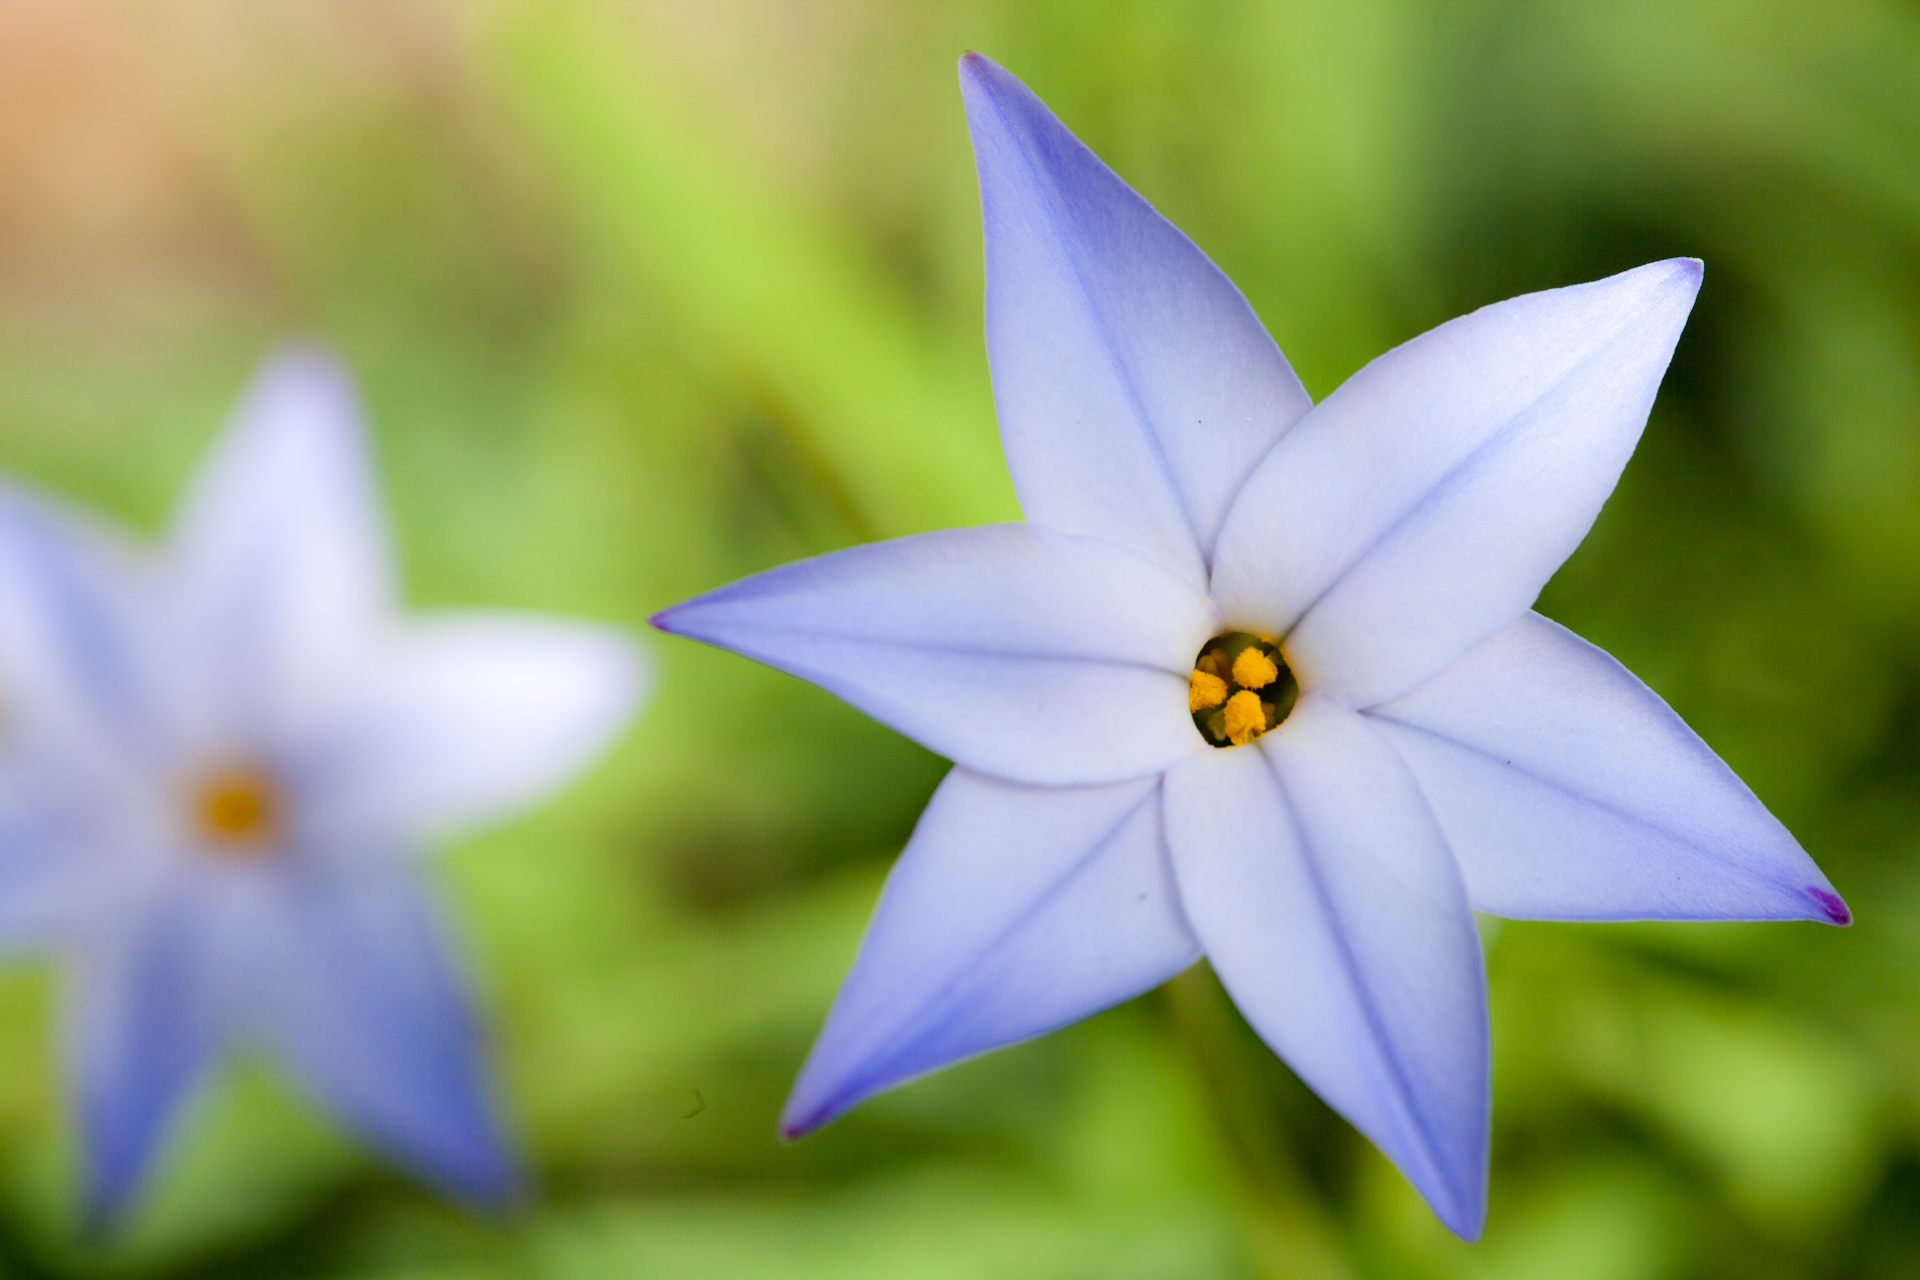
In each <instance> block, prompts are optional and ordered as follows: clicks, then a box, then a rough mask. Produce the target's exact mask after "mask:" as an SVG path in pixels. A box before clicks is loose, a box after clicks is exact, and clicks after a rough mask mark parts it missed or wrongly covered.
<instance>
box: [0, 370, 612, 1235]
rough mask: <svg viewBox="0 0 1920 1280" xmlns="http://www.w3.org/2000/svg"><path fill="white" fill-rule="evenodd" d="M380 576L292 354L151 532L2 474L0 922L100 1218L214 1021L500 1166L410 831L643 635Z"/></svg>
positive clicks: (554, 747) (221, 1035) (464, 1017)
mask: <svg viewBox="0 0 1920 1280" xmlns="http://www.w3.org/2000/svg"><path fill="white" fill-rule="evenodd" d="M395 594H396V590H395V584H394V581H393V575H392V568H391V566H390V564H389V553H388V548H387V542H386V537H385V534H384V531H383V529H382V527H381V521H380V517H379V513H378V510H377V504H376V498H375V494H374V486H373V478H372V476H371V474H370V471H369V466H368V460H367V458H366V456H365V453H364V444H363V441H362V438H361V430H360V426H359V414H358V410H357V406H356V404H355V402H354V397H353V393H352V390H351V388H350V387H349V385H348V383H347V380H346V378H345V376H344V375H343V374H342V373H341V371H340V370H338V369H337V368H336V367H335V366H334V365H332V364H331V363H329V362H328V361H327V360H325V359H323V358H321V357H319V356H317V355H314V354H309V353H289V354H285V355H282V356H280V357H278V358H276V359H275V360H273V361H272V362H271V363H270V364H269V365H268V366H267V367H266V369H265V370H264V371H263V372H262V374H261V375H260V377H259V379H258V381H257V383H256V385H255V386H254V388H253V390H252V392H251V394H250V395H249V396H248V398H247V399H246V401H245V402H244V404H243V405H242V407H241V409H240V410H239V413H238V415H237V418H236V420H235V422H234V423H233V425H232V427H231V429H230V431H229V432H228V434H227V436H226V438H225V439H224V440H223V441H222V442H221V443H220V444H219V446H218V447H217V448H216V450H215V451H214V454H213V457H212V459H211V460H210V462H209V463H208V464H207V466H206V467H205V469H204V470H203V471H202V473H201V474H200V476H199V478H198V480H197V482H196V484H195V485H194V487H193V489H192V491H191V492H190V494H189V495H188V497H187V500H186V502H185V504H184V507H183V508H182V510H181V511H180V513H179V516H178V519H177V520H176V521H175V524H174V527H173V531H172V534H171V536H170V538H169V539H168V543H167V546H166V547H165V549H164V551H163V553H162V554H161V555H160V556H159V557H157V558H149V557H146V556H143V555H141V554H139V553H138V552H137V550H136V549H134V548H131V547H129V546H128V545H126V544H125V543H124V542H123V541H122V540H121V538H120V537H119V536H118V535H117V533H116V532H115V531H113V530H111V529H107V528H104V527H102V526H100V525H97V524H95V523H93V522H92V521H90V520H88V519H87V518H85V517H84V516H83V515H81V514H79V513H77V512H73V511H70V510H68V509H65V508H63V507H61V506H58V505H56V504H54V503H53V502H51V501H49V500H47V499H45V498H41V497H37V496H34V495H31V494H29V493H26V492H23V491H21V490H19V489H17V488H14V487H6V488H0V689H4V691H5V723H4V747H3V748H0V943H4V944H5V945H7V946H9V947H12V948H14V949H21V948H26V947H51V948H53V949H54V950H55V951H56V952H57V953H58V954H60V955H61V956H62V957H64V958H65V959H66V960H67V961H69V962H70V970H71V972H70V977H71V980H72V981H71V991H70V993H69V998H68V1001H67V1019H66V1021H67V1034H68V1046H67V1047H68V1051H69V1055H70V1069H71V1076H72V1087H73V1091H74V1094H75V1097H76V1100H77V1104H78V1108H79V1113H80V1120H81V1125H82V1128H83V1131H84V1139H85V1148H86V1155H87V1171H88V1191H89V1208H90V1211H91V1212H92V1213H93V1214H94V1215H95V1216H96V1218H97V1219H99V1218H106V1217H110V1216H112V1215H114V1214H115V1213H117V1212H118V1211H119V1210H121V1209H122V1208H123V1207H124V1206H125V1205H126V1204H127V1202H128V1201H129V1199H130V1198H131V1196H132V1194H133V1193H134V1192H135V1191H136V1190H137V1188H138V1186H139V1184H140V1180H141V1177H142V1174H143V1171H144V1170H145V1169H146V1168H147V1166H148V1165H149V1163H150V1162H151V1159H152V1157H153V1154H154V1152H155V1149H156V1147H157V1145H158V1144H159V1143H160V1142H161V1140H162V1139H163V1138H164V1137H165V1135H166V1133H167V1129H168V1121H169V1118H170V1117H171V1116H172V1115H173V1114H174V1113H175V1111H176V1110H177V1108H178V1106H179V1104H180V1103H181V1101H182V1098H183V1095H185V1094H186V1093H187V1092H188V1091H189V1090H190V1089H191V1088H192V1087H193V1086H194V1085H195V1084H196V1083H197V1082H199V1081H200V1080H202V1079H203V1078H204V1077H205V1076H206V1075H207V1074H208V1073H209V1071H210V1069H211V1068H212V1067H213V1066H214V1064H215V1062H216V1060H217V1058H218V1056H219V1055H220V1053H221V1052H222V1050H224V1049H226V1048H228V1047H245V1048H253V1049H260V1050H265V1051H267V1052H269V1053H272V1054H274V1055H276V1056H278V1057H279V1058H280V1059H282V1060H283V1061H284V1062H285V1064H286V1065H287V1067H288V1068H289V1069H290V1070H291V1071H292V1073H293V1074H294V1075H295V1077H296V1078H297V1079H298V1080H299V1081H300V1082H301V1083H302V1084H303V1085H304V1086H305V1087H307V1088H308V1089H310V1090H311V1091H312V1092H313V1093H314V1094H315V1095H317V1096H318V1097H319V1098H321V1099H323V1100H324V1101H325V1102H326V1103H327V1104H328V1105H329V1106H331V1107H332V1108H333V1109H334V1110H335V1111H337V1112H338V1113H339V1114H340V1115H341V1116H342V1117H343V1118H344V1119H346V1120H347V1121H348V1122H349V1123H351V1124H352V1125H353V1126H355V1127H356V1128H358V1129H359V1130H360V1131H361V1132H363V1133H364V1134H365V1135H366V1136H367V1137H368V1138H369V1139H370V1140H371V1141H372V1142H374V1143H375V1144H376V1145H378V1146H380V1147H382V1148H384V1149H385V1150H387V1151H388V1152H390V1153H391V1154H392V1155H394V1156H395V1157H397V1158H399V1159H401V1160H404V1161H406V1162H408V1163H410V1164H412V1165H414V1166H415V1167H416V1168H418V1169H419V1170H420V1171H421V1172H423V1173H424V1174H426V1175H427V1176H428V1177H430V1178H432V1179H434V1180H435V1181H436V1182H438V1183H440V1184H441V1185H442V1186H444V1187H446V1188H447V1189H448V1190H450V1191H452V1192H454V1193H455V1194H458V1195H461V1196H464V1197H469V1198H472V1199H476V1200H483V1201H496V1200H499V1199H500V1198H502V1197H504V1196H507V1195H508V1194H510V1193H511V1192H512V1190H513V1188H514V1186H515V1182H516V1174H515V1169H514V1164H513V1160H512V1158H511V1156H510V1154H509V1153H508V1151H507V1149H506V1146H505V1144H504V1142H503V1140H502V1138H501V1135H500V1132H499V1130H498V1128H497V1127H496V1124H495V1121H494V1119H493V1117H492V1116H491V1114H490V1111H489V1106H488V1103H487V1100H486V1092H485V1088H484V1083H483V1072H482V1064H481V1061H480V1054H479V1047H480V1046H479V1037H478V1028H477V1027H476V1025H475V1020H474V1017H473V1013H472V1010H471V1009H470V1007H469V999H468V996H467V993H466V991H465V989H464V986H463V983H462V981H461V979H460V977H459V975H458V973H457V972H456V970H455V968H454V967H453V966H452V965H451V964H450V963H449V961H448V957H447V955H446V949H445V943H444V941H443V939H442V937H441V927H440V923H439V921H438V919H437V917H436V912H435V909H434V904H433V902H432V901H431V897H430V895H429V893H428V892H427V888H426V886H425V884H424V882H423V878H422V875H421V872H420V868H419V865H418V858H419V855H420V853H421V851H422V849H423V847H424V846H425V845H426V844H427V843H429V842H430V841H431V840H432V839H433V838H435V837H437V836H440V835H443V834H445V833H448V832H452V831H456V830H464V829H467V828H471V827H474V826H477V825H480V824H482V823H485V822H488V821H491V820H494V819H497V818H501V817H504V816H506V815H508V814H511V813H513V812H515V811H517V810H520V809H523V808H525V807H526V806H528V805H529V804H531V803H533V802H534V801H536V800H537V799H539V798H540V797H542V796H544V795H546V794H548V793H549V792H551V791H552V790H554V789H555V788H556V787H558V786H559V785H560V784H561V783H563V782H564V781H566V780H567V779H568V778H569V777H571V776H572V775H573V774H574V773H575V772H576V771H577V770H578V769H579V768H580V767H581V766H582V765H583V764H584V763H585V762H586V761H587V760H589V759H590V758H591V757H592V756H593V755H594V754H595V753H597V752H598V751H599V750H600V749H601V748H602V747H604V746H605V745H606V744H607V742H608V741H609V740H610V739H611V738H612V736H613V735H614V734H615V733H616V732H618V731H619V729H620V728H621V727H622V726H623V725H624V724H625V723H626V721H627V719H628V718H629V716H630V714H631V712H632V710H633V708H634V706H635V704H636V701H637V699H638V697H639V695H640V693H641V691H642V687H643V684H644V680H645V669H644V667H643V666H642V664H641V662H640V660H639V656H638V654H637V653H636V651H635V650H634V648H633V646H632V644H631V642H630V641H629V640H628V639H627V638H626V637H624V636H622V635H621V634H619V633H617V632H615V631H612V630H609V629H606V628H600V627H592V626H586V625H580V624H574V623H566V622H559V621H551V620H547V619H542V618H536V617H529V616H522V615H516V614H509V613H480V612H474V613H447V614H440V615H437V616H432V617H430V618H428V619H425V620H422V621H416V622H407V623H401V622H400V621H399V620H398V619H397V618H396V617H395V612H396V610H395V604H396V602H395V598H394V597H395Z"/></svg>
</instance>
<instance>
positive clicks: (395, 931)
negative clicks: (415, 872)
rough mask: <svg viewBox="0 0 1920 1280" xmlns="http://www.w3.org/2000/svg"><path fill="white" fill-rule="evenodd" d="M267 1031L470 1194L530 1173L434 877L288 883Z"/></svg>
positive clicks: (385, 1135)
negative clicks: (513, 1140) (452, 946)
mask: <svg viewBox="0 0 1920 1280" xmlns="http://www.w3.org/2000/svg"><path fill="white" fill-rule="evenodd" d="M282 911H283V920H284V929H285V932H284V937H283V942H282V946H281V948H280V952H279V955H280V961H281V962H280V964H279V965H278V966H277V968H276V972H277V974H278V975H279V977H280V984H279V987H278V990H277V991H276V993H275V998H274V999H273V1000H272V1001H271V1003H270V1004H269V1005H268V1006H267V1008H266V1009H265V1010H263V1016H264V1018H265V1019H266V1023H267V1025H266V1031H267V1034H268V1035H269V1037H270V1038H271V1041H272V1042H273V1043H274V1044H275V1045H276V1046H277V1047H278V1048H279V1049H280V1051H281V1052H282V1053H283V1054H284V1055H285V1057H286V1060H287V1064H288V1067H289V1068H290V1069H291V1071H292V1072H293V1074H294V1075H295V1077H296V1078H298V1079H299V1080H300V1081H301V1082H302V1083H303V1084H305V1085H306V1086H307V1087H308V1088H310V1089H311V1090H313V1092H314V1093H315V1094H316V1095H318V1096H319V1097H320V1098H322V1099H324V1100H325V1101H326V1102H327V1103H328V1104H329V1105H330V1106H331V1107H332V1108H333V1109H334V1110H336V1111H337V1112H338V1113H339V1114H340V1115H341V1116H342V1117H343V1118H344V1119H346V1120H347V1121H348V1122H349V1123H351V1124H352V1125H354V1126H355V1127H356V1128H358V1129H359V1130H360V1131H361V1132H362V1133H364V1134H365V1135H366V1136H367V1137H368V1139H369V1140H371V1141H372V1142H373V1143H375V1144H376V1145H378V1146H380V1147H382V1148H384V1149H385V1150H386V1151H388V1152H389V1153H390V1154H392V1155H393V1156H395V1157H396V1158H398V1159H400V1160H403V1161H405V1162H406V1163H408V1164H410V1165H412V1166H414V1167H416V1168H417V1169H419V1170H420V1171H421V1172H423V1173H424V1174H426V1175H427V1176H428V1177H430V1178H432V1179H433V1180H434V1181H436V1182H438V1183H439V1184H441V1185H442V1186H444V1187H446V1188H447V1189H448V1190H449V1191H451V1192H453V1193H454V1194H456V1195H459V1196H462V1197H464V1198H466V1199H469V1200H475V1201H480V1202H485V1203H497V1202H499V1201H502V1200H504V1199H506V1198H508V1197H510V1196H511V1195H512V1194H513V1193H514V1191H515V1190H516V1189H517V1187H518V1185H519V1176H518V1173H517V1172H516V1170H515V1167H514V1162H513V1158H512V1156H511V1155H510V1154H509V1152H508V1151H507V1148H506V1144H505V1142H504V1141H503V1140H502V1138H501V1135H500V1132H499V1130H498V1128H497V1126H496V1124H495V1122H494V1119H493V1116H492V1113H491V1110H490V1107H489V1105H488V1101H487V1096H486V1088H485V1084H484V1081H483V1078H482V1071H481V1061H480V1035H479V1031H478V1028H477V1027H476V1025H475V1022H474V1018H473V1014H472V1011H471V1009H470V1008H469V1006H468V999H467V993H466V991H465V989H464V987H463V986H462V984H461V983H460V981H459V979H458V978H457V977H456V975H455V974H454V972H453V971H452V969H451V968H450V967H449V966H448V963H447V960H446V957H445V955H444V952H443V947H442V943H441V940H440V932H439V929H438V927H437V922H436V920H435V919H434V917H433V913H432V911H431V909H430V907H429V904H428V902H427V900H426V894H425V891H424V889H423V887H422V886H421V885H419V884H418V883H417V882H416V881H414V880H413V879H412V878H411V877H410V876H408V875H407V874H405V873H404V872H403V871H400V870H398V869H396V870H395V871H393V872H392V873H391V874H389V875H387V876H364V875H363V876H354V877H341V878H339V879H337V880H332V879H329V880H321V879H318V878H314V879H307V880H303V881H301V882H299V883H297V884H291V885H289V887H288V893H287V895H286V899H285V902H284V905H283V908H282Z"/></svg>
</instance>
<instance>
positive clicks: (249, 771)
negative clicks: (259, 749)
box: [192, 765, 282, 858]
mask: <svg viewBox="0 0 1920 1280" xmlns="http://www.w3.org/2000/svg"><path fill="white" fill-rule="evenodd" d="M192 807H193V815H194V817H195V818H196V819H197V822H196V825H197V826H198V827H199V834H200V837H201V839H202V840H203V842H204V843H205V846H206V847H207V848H208V849H209V850H211V851H216V852H218V853H220V854H221V855H222V856H227V857H239V858H251V857H257V856H260V855H262V854H264V853H266V852H268V851H270V849H271V848H272V846H273V844H274V842H275V841H276V840H278V838H279V836H280V824H281V817H282V815H281V801H280V792H279V789H278V788H277V787H275V786H274V784H273V780H272V779H271V778H269V777H268V776H267V775H266V774H264V773H262V772H261V771H260V770H258V769H254V768H251V767H248V766H244V765H242V766H229V767H227V768H223V769H216V770H215V771H213V772H212V773H209V774H207V775H206V776H205V777H203V778H201V779H200V780H199V783H198V784H197V785H196V786H195V787H194V790H193V797H192Z"/></svg>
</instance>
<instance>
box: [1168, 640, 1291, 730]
mask: <svg viewBox="0 0 1920 1280" xmlns="http://www.w3.org/2000/svg"><path fill="white" fill-rule="evenodd" d="M1299 697H1300V685H1299V683H1298V682H1297V681H1295V680H1294V678H1293V672H1291V671H1289V670H1287V664H1286V661H1285V660H1284V659H1283V658H1282V657H1281V656H1280V645H1279V643H1278V642H1277V641H1274V640H1271V639H1268V638H1267V637H1265V636H1256V635H1249V634H1248V633H1247V632H1245V631H1228V632H1225V633H1224V634H1221V635H1217V636H1215V637H1214V638H1213V639H1211V640H1209V641H1207V645H1206V647H1205V648H1204V649H1202V650H1200V656H1199V657H1198V658H1196V659H1194V663H1193V679H1192V680H1191V681H1189V682H1188V684H1187V710H1189V711H1191V712H1193V727H1194V728H1196V729H1198V730H1199V731H1200V736H1201V737H1203V738H1205V739H1206V740H1207V741H1208V743H1210V744H1211V745H1213V746H1216V747H1240V746H1245V745H1246V744H1247V743H1249V742H1252V741H1253V740H1254V739H1255V738H1257V737H1259V736H1260V735H1261V734H1263V733H1265V732H1266V731H1267V730H1269V729H1271V728H1273V727H1274V726H1275V725H1277V724H1279V723H1280V722H1281V721H1282V720H1285V719H1286V718H1287V713H1288V712H1290V711H1292V710H1293V704H1294V702H1295V701H1296V700H1297V699H1298V698H1299Z"/></svg>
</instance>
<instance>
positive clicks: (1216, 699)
mask: <svg viewBox="0 0 1920 1280" xmlns="http://www.w3.org/2000/svg"><path fill="white" fill-rule="evenodd" d="M1226 700H1227V682H1226V681H1225V680H1222V679H1221V678H1220V677H1219V676H1216V675H1214V674H1213V673H1211V672H1208V671H1199V670H1196V671H1195V672H1194V673H1193V679H1192V680H1191V681H1189V682H1188V684H1187V710H1188V711H1205V710H1206V709H1207V708H1208V707H1217V706H1219V705H1220V704H1221V703H1223V702H1225V701H1226Z"/></svg>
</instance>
